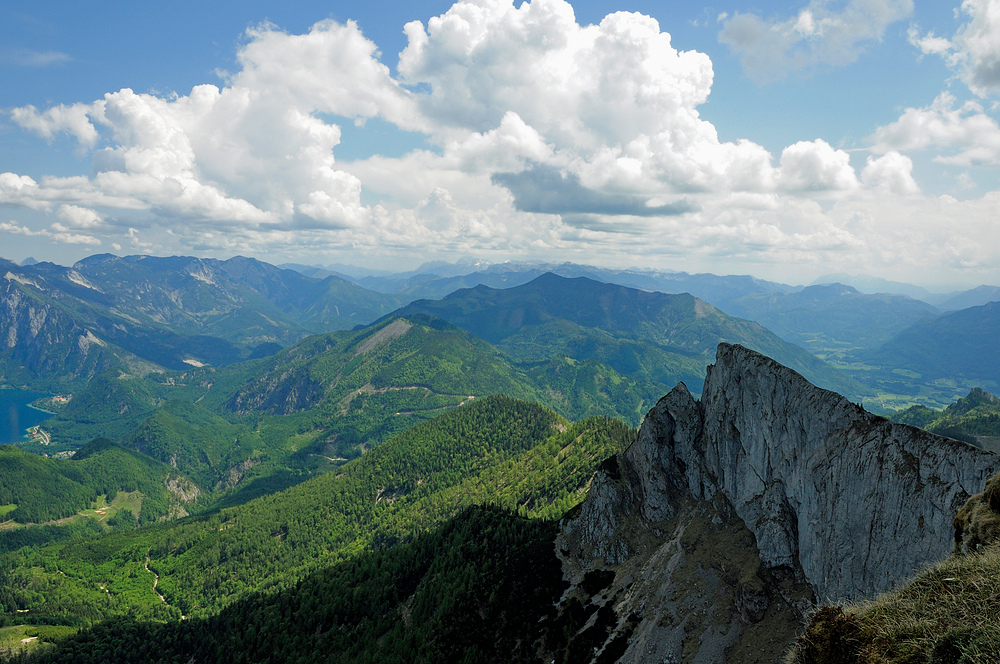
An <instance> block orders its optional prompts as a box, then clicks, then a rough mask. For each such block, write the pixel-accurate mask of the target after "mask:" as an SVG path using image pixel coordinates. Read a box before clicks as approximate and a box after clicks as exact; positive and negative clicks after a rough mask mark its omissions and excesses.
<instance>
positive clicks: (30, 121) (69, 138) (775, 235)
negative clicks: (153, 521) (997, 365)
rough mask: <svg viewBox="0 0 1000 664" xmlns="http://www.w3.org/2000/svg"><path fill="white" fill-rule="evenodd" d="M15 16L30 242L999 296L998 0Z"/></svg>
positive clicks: (7, 32) (14, 182)
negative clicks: (709, 275) (850, 279)
mask: <svg viewBox="0 0 1000 664" xmlns="http://www.w3.org/2000/svg"><path fill="white" fill-rule="evenodd" d="M616 12H622V13H617V14H616ZM0 14H2V15H0V44H2V46H0V90H2V91H3V96H2V98H0V238H2V240H3V242H4V244H5V249H4V251H3V255H4V256H5V257H7V258H10V259H14V260H20V259H22V258H23V257H25V256H29V255H31V256H34V257H36V258H39V259H43V260H44V259H48V260H54V261H56V262H61V263H71V262H73V261H75V260H77V259H79V258H81V257H83V256H85V255H89V254H91V253H97V252H105V251H110V252H115V253H120V254H127V253H155V254H177V253H182V254H196V255H206V256H218V257H228V256H231V255H234V254H244V255H253V256H257V257H259V258H262V259H264V260H268V261H271V262H276V263H280V262H285V261H296V262H306V263H317V264H325V263H332V262H347V263H358V264H365V265H367V266H370V267H378V268H389V269H393V268H396V267H398V268H400V269H405V268H409V267H412V266H414V265H416V264H418V263H420V262H422V261H424V260H433V259H445V260H448V259H455V258H457V257H459V256H462V255H471V256H477V257H482V258H486V259H489V260H505V259H538V260H570V261H576V262H588V263H599V264H604V265H612V266H627V265H635V266H641V267H656V268H670V269H677V270H688V271H713V272H717V273H736V272H739V273H751V274H755V275H758V276H762V277H767V278H773V279H780V280H782V281H786V282H792V283H804V282H809V281H811V280H812V279H813V278H815V277H816V276H818V275H820V274H823V273H829V272H851V273H868V274H874V275H877V276H882V277H886V278H892V279H898V280H905V281H911V282H916V283H921V284H923V285H927V286H931V287H935V286H937V287H939V288H948V287H952V286H958V285H971V284H977V283H1000V255H998V253H1000V229H998V227H997V224H996V223H995V221H994V219H995V218H996V216H997V214H996V213H997V212H998V205H1000V193H998V189H1000V186H998V182H997V166H998V164H1000V126H998V125H997V122H996V118H997V116H998V111H997V96H998V94H1000V64H998V63H1000V19H998V18H996V17H995V16H997V15H1000V0H965V2H964V3H962V4H959V3H958V2H954V3H941V2H935V3H928V2H912V0H841V1H839V2H823V1H821V0H813V1H812V2H769V3H764V2H756V3H747V2H730V3H720V4H713V5H698V4H696V3H664V2H648V1H636V2H588V3H573V4H572V5H570V4H567V3H566V2H564V1H563V0H534V2H532V3H525V4H524V5H521V4H517V5H514V4H511V3H509V2H498V1H492V0H491V1H488V0H475V1H472V2H462V3H457V4H452V3H449V2H422V3H414V2H408V3H387V2H383V3H378V2H376V3H366V4H364V5H363V6H359V5H358V4H357V3H342V2H327V3H312V2H298V3H285V4H280V5H279V4H277V3H272V2H240V3H227V2H215V3H205V2H200V3H194V2H171V3H117V2H113V3H103V4H98V5H95V4H93V3H89V4H87V5H81V4H80V3H69V2H43V3H26V2H17V1H12V2H8V3H5V4H4V7H3V9H2V10H0ZM414 21H416V22H419V23H413V22H414ZM408 24H409V25H408ZM995 24H996V25H995ZM404 26H407V27H406V28H405V31H406V32H405V33H404ZM404 49H405V52H404ZM401 52H402V53H404V55H403V59H402V60H401V59H400V53H401Z"/></svg>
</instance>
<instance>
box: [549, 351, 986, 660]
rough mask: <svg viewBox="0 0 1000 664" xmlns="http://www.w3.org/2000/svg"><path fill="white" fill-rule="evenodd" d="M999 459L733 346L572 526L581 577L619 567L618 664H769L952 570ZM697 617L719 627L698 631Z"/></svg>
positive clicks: (628, 454)
mask: <svg viewBox="0 0 1000 664" xmlns="http://www.w3.org/2000/svg"><path fill="white" fill-rule="evenodd" d="M998 461H1000V460H998V458H997V456H995V455H993V454H991V453H988V452H985V451H983V450H981V449H978V448H975V447H973V446H971V445H967V444H965V443H962V442H959V441H955V440H952V439H949V438H943V437H941V436H937V435H934V434H930V433H927V432H925V431H922V430H920V429H916V428H914V427H910V426H907V425H902V424H896V423H893V422H889V421H888V420H885V419H883V418H881V417H877V416H875V415H872V414H870V413H868V412H866V411H865V410H864V409H863V408H861V407H860V406H858V405H857V404H854V403H851V402H850V401H848V400H847V399H845V398H844V397H842V396H840V395H838V394H836V393H834V392H829V391H827V390H823V389H820V388H818V387H815V386H814V385H812V384H811V383H809V382H808V381H807V380H806V379H805V378H803V377H802V376H801V375H799V374H798V373H796V372H795V371H793V370H791V369H788V368H787V367H784V366H782V365H780V364H778V363H777V362H775V361H773V360H771V359H769V358H767V357H765V356H763V355H760V354H759V353H756V352H754V351H751V350H748V349H746V348H743V347H741V346H736V345H729V344H720V345H719V347H718V350H717V354H716V362H715V364H714V365H712V366H710V367H709V368H708V372H707V376H706V379H705V387H704V392H703V394H702V399H701V401H700V402H699V401H696V400H695V399H694V398H693V397H692V396H691V394H690V393H689V392H688V390H687V388H686V387H685V386H684V385H683V384H681V385H678V386H677V387H676V388H674V389H673V390H672V391H671V392H670V393H669V394H667V395H666V396H665V397H663V399H661V400H660V402H659V403H658V404H657V405H656V406H655V407H654V408H653V409H652V410H651V411H650V412H649V414H648V415H647V417H646V420H645V421H644V423H643V425H642V428H641V430H640V432H639V435H638V437H637V439H636V441H635V442H634V443H633V445H632V446H631V447H629V449H628V450H626V451H625V452H624V453H623V454H621V455H620V456H619V457H618V458H616V459H614V460H612V461H609V462H608V463H606V464H605V465H604V466H603V467H602V469H601V471H599V473H598V475H597V477H595V479H594V482H593V483H592V487H591V491H590V493H589V494H588V497H587V500H586V501H585V502H584V504H583V505H582V507H581V510H580V511H579V513H578V514H577V515H576V516H575V517H574V518H573V519H570V520H567V521H566V522H565V523H564V526H563V532H562V535H561V536H560V541H559V547H560V553H561V555H562V556H563V560H564V572H565V574H566V576H567V578H568V579H569V580H570V581H571V582H572V581H574V580H575V579H578V578H580V577H581V575H582V574H585V573H586V572H588V571H592V570H595V569H608V568H612V569H615V571H616V580H615V584H613V586H612V588H611V589H610V590H608V591H607V592H606V596H608V597H610V598H613V599H612V600H611V601H616V602H617V604H616V605H615V607H616V611H617V612H618V613H619V615H620V616H621V617H622V621H621V622H620V624H619V625H618V626H617V627H616V628H615V630H618V631H620V630H622V629H626V628H628V629H630V630H631V632H630V634H631V636H630V637H629V638H630V639H631V641H630V642H631V643H632V645H631V646H629V648H628V649H627V650H626V651H625V653H624V655H622V657H621V658H620V659H619V661H644V660H643V659H642V658H643V657H645V656H646V655H648V654H649V653H652V652H656V653H657V656H658V657H666V658H667V660H666V661H723V660H722V659H718V657H720V656H721V655H720V653H726V657H730V656H735V653H736V652H744V651H745V652H750V650H753V652H755V653H758V652H759V654H760V657H758V658H757V659H752V658H751V659H742V660H741V661H767V659H768V658H770V657H771V656H772V655H774V654H775V653H779V652H780V649H781V648H783V647H784V646H783V645H782V644H780V643H778V641H781V639H782V638H786V637H787V635H788V634H791V633H793V632H794V631H795V630H797V629H798V628H799V624H798V619H797V618H796V617H795V616H799V617H801V615H802V611H803V610H804V609H806V608H807V607H808V605H809V603H810V601H815V600H817V599H818V600H830V599H843V598H860V597H870V596H873V595H874V594H877V593H879V592H882V591H885V590H887V589H889V588H891V587H892V586H893V585H895V584H897V583H899V582H900V581H902V580H903V579H905V578H907V577H909V576H910V575H912V574H913V573H914V572H915V571H917V570H919V569H921V568H923V567H925V566H926V565H927V564H929V563H931V562H934V561H937V560H940V559H942V558H944V557H945V556H947V555H948V554H949V553H950V551H951V547H952V542H953V532H952V531H953V526H952V518H953V515H954V514H955V512H956V510H957V509H958V508H960V507H961V506H962V505H963V504H964V503H965V501H966V500H967V499H968V498H969V496H970V495H972V494H974V493H976V492H977V491H978V490H979V487H981V486H982V485H983V483H984V481H985V480H986V479H987V478H988V477H989V476H990V475H992V474H993V473H995V472H996V470H997V469H998V468H1000V463H998ZM695 532H697V533H701V534H700V535H699V536H698V537H697V538H694V539H692V536H691V534H692V533H695ZM747 533H749V534H747ZM709 549H711V550H709ZM726 551H728V554H726ZM727 556H728V557H727ZM657 560H658V561H660V562H659V563H655V564H654V563H653V561H657ZM663 565H666V568H664V567H663ZM734 565H735V566H738V568H739V569H741V570H742V572H741V573H739V574H736V575H733V574H732V573H728V574H727V571H726V570H730V572H731V570H732V569H733V567H734ZM638 570H643V571H642V572H641V574H640V573H639V572H638ZM642 577H644V578H642ZM653 578H655V583H653V582H652V581H651V579H653ZM706 580H708V581H706ZM637 581H638V582H639V583H637ZM692 583H697V584H699V585H698V587H699V592H698V594H697V601H694V600H692V599H691V597H690V593H687V591H686V590H685V589H686V588H688V587H689V586H690V584H692ZM633 584H635V585H633ZM706 584H707V585H706ZM664 586H666V587H664ZM616 588H617V590H616ZM616 592H617V593H618V594H616ZM650 593H652V595H655V597H656V598H658V599H656V600H655V601H654V599H653V598H652V595H650ZM671 598H672V599H671ZM678 598H687V599H683V601H682V600H681V599H678ZM684 602H687V604H685V603H684ZM692 602H694V603H692ZM653 606H657V607H658V608H657V610H656V611H655V612H651V611H650V610H649V609H650V608H651V607H653ZM637 607H645V609H644V610H643V609H640V608H637ZM699 607H700V608H699ZM736 609H738V610H736ZM692 611H695V612H696V613H695V614H692V613H691V612H692ZM697 611H701V612H702V613H703V614H706V615H712V616H715V617H716V618H715V623H713V624H712V625H707V626H706V625H702V626H701V627H699V628H698V629H694V628H692V620H694V619H693V618H692V615H697ZM626 614H627V615H628V618H629V619H628V621H625V617H626ZM637 616H639V617H638V618H637ZM769 621H770V622H769ZM699 624H700V623H699ZM713 629H714V630H715V631H713ZM782 630H784V632H782ZM789 630H790V631H789ZM612 632H613V633H612V634H610V635H609V643H610V641H611V640H612V639H613V638H614V636H616V635H618V636H620V634H617V632H614V630H612ZM764 634H770V635H771V637H768V638H769V640H768V641H767V643H768V644H770V645H767V646H766V647H764V648H763V649H761V648H760V647H758V646H761V643H760V642H759V639H761V638H763V636H762V635H764ZM780 634H784V635H785V636H784V637H781V636H777V635H780ZM640 635H641V637H640ZM694 639H696V640H694ZM755 639H756V640H755ZM618 642H619V643H620V642H621V640H620V639H619V641H618ZM747 648H749V650H746V649H747ZM768 648H772V649H773V651H772V650H768ZM601 652H603V651H601ZM643 653H645V654H643ZM699 653H700V655H699ZM746 656H747V655H745V654H744V655H741V657H746ZM706 657H707V658H708V659H705V658H706ZM741 657H738V658H737V659H740V658H741ZM670 658H673V660H671V659H670ZM699 658H700V659H699ZM771 661H773V659H772V660H771Z"/></svg>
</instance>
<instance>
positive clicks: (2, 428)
mask: <svg viewBox="0 0 1000 664" xmlns="http://www.w3.org/2000/svg"><path fill="white" fill-rule="evenodd" d="M44 396H48V395H46V394H45V393H43V392H29V391H27V390H0V445H7V444H11V443H20V442H23V441H25V440H27V431H28V427H33V426H35V425H36V424H41V423H42V422H43V421H45V420H47V419H49V418H50V417H52V415H51V414H49V413H46V412H45V411H43V410H38V409H37V408H32V407H31V406H29V405H28V404H29V403H31V402H32V401H34V400H35V399H40V398H42V397H44Z"/></svg>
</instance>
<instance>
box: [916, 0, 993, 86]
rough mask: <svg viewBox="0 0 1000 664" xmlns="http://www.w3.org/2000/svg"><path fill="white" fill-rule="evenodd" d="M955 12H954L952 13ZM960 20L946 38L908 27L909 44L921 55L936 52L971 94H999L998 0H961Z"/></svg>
mask: <svg viewBox="0 0 1000 664" xmlns="http://www.w3.org/2000/svg"><path fill="white" fill-rule="evenodd" d="M956 13H957V12H956ZM961 13H962V14H964V15H965V17H966V22H965V23H963V24H962V25H961V26H960V27H959V28H958V30H957V31H956V32H955V34H954V35H953V36H952V37H951V38H950V39H948V38H946V37H939V36H936V35H935V34H934V32H933V31H931V32H928V33H926V34H921V32H920V30H919V29H918V28H917V27H916V26H913V27H911V28H910V32H909V37H910V43H912V44H913V45H914V46H916V47H917V48H919V49H920V51H921V52H922V53H924V54H928V55H931V54H933V55H939V56H941V57H942V58H944V60H945V62H946V63H947V64H948V66H950V67H952V68H953V69H955V70H956V71H957V72H958V73H959V75H960V76H961V78H962V80H963V81H964V82H965V83H966V85H968V86H969V89H970V90H972V92H974V93H975V94H977V95H979V96H980V97H987V96H991V95H996V94H997V93H1000V0H963V2H962V5H961Z"/></svg>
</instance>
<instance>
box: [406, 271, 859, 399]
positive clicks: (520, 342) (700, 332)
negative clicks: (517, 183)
mask: <svg viewBox="0 0 1000 664" xmlns="http://www.w3.org/2000/svg"><path fill="white" fill-rule="evenodd" d="M414 313H424V314H428V315H431V316H436V317H438V318H443V319H445V320H447V321H449V322H450V323H453V324H454V325H457V326H459V327H461V328H463V329H465V330H468V331H469V332H471V333H473V334H475V335H476V336H478V337H480V338H482V339H485V340H487V341H489V342H491V343H493V344H495V345H496V346H497V347H498V348H500V349H501V350H502V351H504V352H506V353H508V354H509V355H511V356H512V357H514V358H517V359H520V360H524V361H532V360H539V359H542V358H546V357H551V356H553V355H565V356H567V357H572V358H574V359H592V360H598V361H600V362H603V363H606V364H608V365H609V366H611V367H613V368H614V369H615V370H617V371H618V372H620V373H622V374H624V375H631V376H638V377H642V378H645V379H647V380H649V379H651V380H655V381H657V382H660V383H664V384H671V383H676V382H679V381H684V382H686V383H687V384H688V385H689V387H690V388H691V389H692V390H694V391H695V392H700V391H701V383H702V381H703V380H704V372H703V367H704V366H705V365H706V364H708V363H709V362H710V361H711V357H712V354H713V353H714V352H715V347H716V346H717V345H718V344H719V342H721V341H728V342H732V343H741V344H744V345H746V346H747V347H750V348H755V349H759V350H760V351H761V352H766V353H768V354H770V355H771V356H773V357H778V358H781V360H782V361H783V362H785V363H786V364H788V365H789V366H792V367H794V368H795V369H797V370H798V371H801V372H802V373H803V374H804V375H807V376H809V377H811V378H812V379H813V380H814V381H816V382H817V383H818V384H821V385H824V386H828V387H829V388H830V389H839V390H840V391H842V392H847V393H850V394H853V395H857V394H861V393H864V392H866V389H865V388H864V387H862V386H861V385H860V384H857V383H853V382H852V381H850V380H849V379H847V378H846V377H845V376H843V375H841V374H839V373H837V372H836V371H834V370H832V369H831V368H830V367H828V366H827V365H825V364H824V363H822V362H821V361H819V360H818V359H817V358H816V357H814V356H812V355H810V354H809V353H807V352H805V351H804V350H803V349H802V348H800V347H798V346H794V345H792V344H789V343H787V342H785V341H782V340H781V339H780V338H778V337H777V336H775V335H774V334H773V333H771V332H769V331H768V330H766V329H765V328H763V327H762V326H760V325H759V324H757V323H754V322H751V321H746V320H741V319H738V318H734V317H732V316H728V315H726V314H724V313H723V312H722V311H720V310H718V309H716V308H715V307H713V306H712V305H710V304H708V303H707V302H704V301H702V300H699V299H698V298H696V297H693V296H691V295H689V294H680V295H670V294H665V293H657V292H650V291H643V290H638V289H634V288H627V287H624V286H620V285H614V284H608V283H602V282H599V281H595V280H593V279H590V278H587V277H575V278H566V277H561V276H559V275H556V274H553V273H546V274H543V275H541V276H539V277H537V278H536V279H534V280H533V281H531V282H529V283H527V284H523V285H521V286H516V287H513V288H507V289H502V290H501V289H494V288H490V287H488V286H484V285H480V286H477V287H475V288H472V289H465V290H460V291H456V292H454V293H452V294H451V295H449V296H447V297H445V298H444V299H442V300H418V301H416V302H412V303H410V304H409V305H407V306H405V307H403V308H402V309H400V310H399V311H397V312H395V313H394V315H409V314H414Z"/></svg>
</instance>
